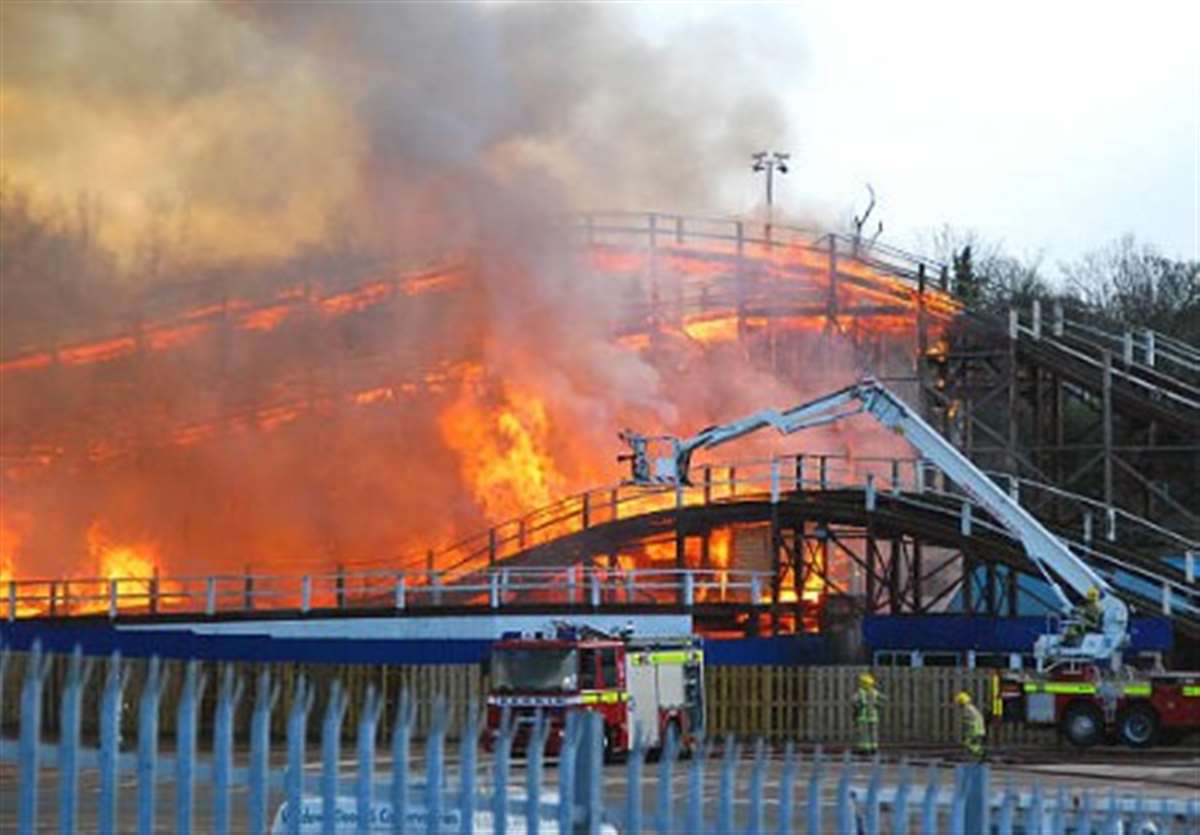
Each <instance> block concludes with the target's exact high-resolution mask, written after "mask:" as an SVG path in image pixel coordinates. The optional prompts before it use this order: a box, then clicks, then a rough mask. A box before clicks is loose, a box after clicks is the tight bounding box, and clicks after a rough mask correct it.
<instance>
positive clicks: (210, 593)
mask: <svg viewBox="0 0 1200 835" xmlns="http://www.w3.org/2000/svg"><path fill="white" fill-rule="evenodd" d="M216 611H217V578H216V577H205V578H204V614H206V615H211V614H214V613H215V612H216Z"/></svg>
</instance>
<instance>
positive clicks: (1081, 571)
mask: <svg viewBox="0 0 1200 835" xmlns="http://www.w3.org/2000/svg"><path fill="white" fill-rule="evenodd" d="M847 406H852V408H849V409H847V408H846V407H847ZM862 412H865V413H867V414H869V415H871V417H873V418H875V420H877V421H879V422H880V423H881V424H883V425H884V426H886V427H887V428H889V429H891V430H893V431H895V432H897V433H898V434H901V435H903V436H904V437H905V438H906V439H907V440H908V441H909V443H911V444H912V445H913V446H914V447H915V448H916V449H917V451H918V452H920V453H921V455H922V457H924V458H925V459H927V460H929V461H931V462H932V463H933V464H934V465H935V466H937V467H938V468H939V469H940V470H941V471H942V472H943V473H945V474H946V475H947V476H948V477H949V478H950V479H951V480H953V481H954V482H955V483H956V484H957V485H958V486H959V487H960V488H962V490H963V491H964V492H965V493H966V494H967V495H968V496H970V497H971V498H972V499H974V500H975V502H976V503H978V504H979V505H980V506H982V507H983V508H985V509H986V510H987V511H988V512H989V513H990V514H991V515H992V516H993V517H994V518H995V519H996V520H997V521H998V522H1000V524H1002V525H1003V526H1004V527H1005V529H1007V530H1008V531H1009V532H1010V533H1011V534H1013V535H1014V536H1015V537H1016V538H1017V539H1019V540H1020V541H1021V544H1022V545H1023V546H1024V548H1025V552H1026V554H1027V555H1028V556H1029V559H1030V560H1031V561H1032V562H1033V563H1034V565H1036V566H1037V567H1038V570H1039V571H1040V572H1041V573H1042V575H1043V576H1044V577H1045V578H1046V580H1047V581H1048V582H1049V584H1050V586H1051V588H1052V589H1053V590H1054V593H1055V595H1056V596H1057V598H1058V600H1059V604H1060V606H1061V608H1062V609H1063V611H1064V613H1070V612H1071V611H1072V610H1073V607H1072V604H1071V601H1070V599H1069V598H1068V597H1067V595H1066V594H1065V593H1064V592H1063V590H1062V588H1061V586H1060V585H1059V583H1058V582H1057V581H1056V580H1055V577H1057V578H1059V579H1061V580H1062V581H1063V582H1065V583H1066V584H1067V585H1068V586H1070V587H1071V589H1072V590H1073V591H1074V592H1075V593H1076V594H1077V595H1079V596H1080V597H1081V598H1082V597H1086V596H1087V594H1088V592H1089V590H1091V589H1092V588H1096V589H1099V591H1100V595H1101V597H1100V607H1101V610H1102V612H1103V632H1102V634H1101V635H1096V636H1088V637H1089V638H1091V637H1095V638H1101V639H1102V640H1100V641H1096V640H1092V641H1085V642H1084V646H1082V647H1081V649H1080V651H1079V652H1078V653H1076V652H1069V651H1067V650H1068V648H1067V647H1057V646H1056V647H1053V648H1045V647H1044V649H1046V650H1047V652H1053V653H1054V654H1056V655H1058V656H1060V657H1076V656H1078V657H1091V658H1109V657H1111V656H1112V655H1113V654H1114V653H1116V652H1117V651H1119V649H1120V648H1121V646H1122V645H1123V644H1124V642H1125V640H1126V636H1127V627H1128V621H1129V610H1128V608H1127V607H1126V605H1125V603H1124V602H1123V601H1122V600H1121V599H1120V598H1118V597H1117V596H1116V595H1115V594H1114V593H1113V591H1112V589H1111V588H1110V586H1109V585H1108V583H1107V582H1106V581H1105V580H1104V578H1102V577H1101V576H1100V575H1099V574H1097V573H1096V572H1095V571H1094V570H1093V569H1092V568H1091V566H1089V565H1088V564H1087V563H1086V562H1084V561H1083V560H1082V559H1080V558H1079V557H1077V556H1075V554H1073V553H1072V552H1071V550H1070V549H1069V548H1067V546H1066V545H1064V544H1063V543H1062V541H1061V540H1059V539H1058V537H1056V536H1055V535H1054V534H1052V533H1051V532H1050V531H1048V530H1047V529H1046V528H1045V527H1044V526H1043V525H1042V524H1041V522H1039V521H1038V520H1037V519H1036V518H1035V517H1034V516H1033V515H1032V514H1031V513H1029V511H1027V510H1025V508H1023V507H1021V505H1020V504H1019V503H1018V502H1017V501H1016V500H1015V499H1013V498H1012V497H1011V496H1009V494H1008V493H1007V491H1005V490H1004V489H1002V488H1001V487H1000V486H999V485H998V484H996V483H995V482H994V481H992V479H991V478H989V477H988V476H987V475H986V474H985V473H983V472H982V471H980V470H979V468H978V467H976V466H975V465H974V464H972V463H971V461H970V460H969V459H968V458H967V457H966V456H965V455H963V454H962V453H961V452H959V451H958V449H956V448H955V447H954V445H953V444H951V443H950V442H949V441H947V440H946V439H945V438H944V437H942V435H941V434H940V433H938V432H937V431H936V430H935V429H934V428H933V427H931V426H930V425H929V424H928V423H926V422H925V421H924V420H923V419H922V418H921V416H920V415H918V414H917V413H916V412H915V411H914V410H912V409H911V408H909V407H908V405H907V404H905V403H904V401H902V400H900V398H898V397H896V396H895V395H894V394H892V392H890V391H889V390H888V389H887V388H885V387H884V386H883V385H882V384H881V383H879V382H878V381H876V380H874V379H870V378H868V379H865V380H863V381H861V382H859V383H857V384H855V385H853V386H848V387H847V388H844V389H842V390H840V391H837V392H834V393H833V394H829V395H826V396H825V397H822V398H819V399H817V400H814V401H812V402H810V403H806V404H803V405H801V406H797V407H795V408H792V409H788V410H787V411H783V412H780V411H777V410H775V409H765V410H763V411H761V412H757V413H755V414H753V415H751V416H749V417H746V418H743V419H741V420H738V421H734V422H732V423H728V424H724V425H721V426H710V427H708V428H706V429H703V430H701V431H700V432H698V433H697V434H695V435H693V436H692V437H690V438H686V439H679V438H673V437H647V436H643V435H638V434H636V433H633V432H629V431H626V432H623V433H621V438H622V439H623V440H624V441H625V442H626V443H627V444H629V445H630V447H632V449H633V454H632V455H631V456H629V458H630V459H631V460H632V462H633V482H634V483H638V484H690V483H691V481H690V480H689V478H688V470H689V469H690V466H691V456H692V453H693V452H695V451H696V450H698V449H711V448H712V447H715V446H719V445H720V444H724V443H728V442H729V441H733V440H736V439H738V438H741V437H743V436H745V435H748V434H750V433H751V432H755V431H757V430H759V429H764V428H767V427H774V428H775V429H776V430H777V431H778V432H779V433H780V434H783V435H788V434H791V433H793V432H798V431H800V430H802V429H808V428H811V427H814V426H820V425H822V424H827V423H833V422H835V421H839V420H844V419H845V418H848V417H852V416H854V415H856V414H859V413H862ZM654 441H668V442H670V443H671V446H672V449H673V455H672V457H671V458H660V459H658V460H656V461H655V467H654V472H653V473H651V470H650V462H649V460H648V459H647V449H648V445H649V444H650V443H652V442H654ZM1055 637H1057V636H1055Z"/></svg>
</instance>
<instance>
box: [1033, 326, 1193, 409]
mask: <svg viewBox="0 0 1200 835" xmlns="http://www.w3.org/2000/svg"><path fill="white" fill-rule="evenodd" d="M1022 313H1023V311H1021V310H1019V309H1018V308H1015V307H1014V308H1012V309H1011V310H1010V313H1009V316H1010V319H1011V321H1010V329H1011V330H1013V331H1015V333H1014V334H1013V335H1014V336H1015V335H1017V334H1021V335H1025V336H1028V337H1030V339H1032V340H1033V341H1034V342H1041V341H1045V342H1047V343H1050V344H1053V345H1054V346H1055V347H1056V348H1058V349H1059V350H1062V351H1065V352H1067V353H1070V354H1071V355H1072V356H1073V357H1075V358H1076V359H1078V360H1081V361H1083V362H1086V363H1089V364H1091V365H1092V366H1093V367H1102V365H1103V363H1102V362H1101V361H1100V359H1099V356H1097V357H1091V356H1088V355H1086V354H1083V353H1081V352H1080V351H1078V350H1076V349H1075V348H1074V347H1072V346H1071V345H1069V344H1067V342H1066V341H1065V340H1066V339H1067V338H1070V339H1073V340H1075V341H1076V343H1083V344H1085V345H1087V346H1089V347H1090V348H1092V349H1093V350H1095V351H1096V353H1097V355H1099V354H1101V353H1102V352H1104V351H1108V352H1109V354H1110V355H1111V356H1112V357H1113V360H1114V362H1113V363H1112V367H1111V370H1112V373H1113V375H1114V376H1117V377H1121V378H1123V379H1126V380H1128V381H1129V382H1131V383H1132V384H1134V385H1138V386H1141V387H1143V388H1144V389H1147V390H1149V391H1151V392H1153V393H1154V394H1155V395H1156V396H1166V397H1168V398H1170V399H1174V400H1177V401H1181V402H1182V403H1184V404H1185V405H1187V406H1188V407H1190V408H1196V409H1200V388H1197V386H1196V385H1195V383H1193V382H1192V381H1190V380H1184V379H1182V378H1180V377H1178V376H1172V375H1171V374H1170V373H1168V372H1167V371H1165V370H1164V369H1163V368H1162V367H1161V364H1160V363H1161V361H1166V362H1169V363H1172V364H1174V365H1175V366H1177V367H1178V368H1181V369H1184V370H1185V371H1188V372H1193V373H1194V372H1200V349H1197V348H1194V347H1191V346H1187V344H1186V343H1183V342H1179V341H1178V340H1174V339H1171V338H1170V337H1164V336H1162V335H1161V334H1158V333H1157V332H1156V331H1153V330H1151V329H1149V328H1140V329H1137V330H1138V331H1139V332H1140V333H1141V334H1142V340H1141V342H1140V343H1139V342H1138V341H1136V340H1135V339H1134V330H1133V329H1129V330H1125V331H1123V332H1121V333H1120V334H1116V333H1111V332H1109V331H1106V330H1104V329H1103V328H1099V327H1097V326H1095V325H1091V324H1086V323H1083V322H1078V321H1075V320H1072V319H1068V318H1066V317H1065V316H1064V315H1063V309H1062V306H1061V305H1060V304H1056V305H1055V306H1054V311H1053V314H1052V318H1051V319H1050V320H1049V321H1044V320H1043V317H1042V311H1041V306H1040V304H1035V305H1033V307H1032V309H1031V310H1030V311H1029V314H1028V324H1025V323H1024V321H1023V317H1022ZM1160 339H1166V340H1168V341H1167V343H1166V345H1165V346H1162V345H1160V342H1159V340H1160ZM1113 346H1115V350H1114V347H1113ZM1176 346H1184V348H1185V349H1186V350H1183V351H1181V350H1180V349H1179V348H1178V347H1176ZM1135 347H1139V348H1140V349H1141V352H1142V358H1141V361H1140V362H1139V361H1138V359H1137V356H1136V352H1135V350H1134V349H1135ZM1181 353H1183V354H1187V355H1188V356H1187V357H1185V356H1180V354H1181ZM1192 354H1194V355H1195V357H1194V358H1195V361H1190V357H1191V355H1192ZM1118 361H1119V363H1118ZM1122 366H1124V367H1123V368H1122ZM1147 373H1149V374H1153V375H1156V376H1157V377H1158V378H1159V379H1160V380H1164V381H1167V382H1170V383H1172V384H1174V385H1175V386H1177V387H1178V388H1180V389H1183V390H1185V391H1187V392H1188V393H1192V394H1194V395H1195V396H1194V397H1184V396H1181V395H1176V394H1174V393H1172V392H1169V391H1164V390H1163V389H1162V388H1161V387H1160V386H1158V385H1156V384H1155V383H1153V382H1147V381H1145V380H1143V379H1141V377H1142V376H1144V375H1145V374H1147Z"/></svg>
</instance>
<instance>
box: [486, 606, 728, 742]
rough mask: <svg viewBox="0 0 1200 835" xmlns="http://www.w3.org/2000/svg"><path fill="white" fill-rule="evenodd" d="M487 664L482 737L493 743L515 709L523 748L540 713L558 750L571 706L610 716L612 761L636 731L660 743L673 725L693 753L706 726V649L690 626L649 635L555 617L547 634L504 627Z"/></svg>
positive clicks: (516, 738) (606, 727)
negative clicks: (686, 630) (682, 632)
mask: <svg viewBox="0 0 1200 835" xmlns="http://www.w3.org/2000/svg"><path fill="white" fill-rule="evenodd" d="M488 667H489V672H490V684H489V689H488V696H487V715H486V726H485V729H484V733H483V744H484V747H485V748H486V749H487V750H489V751H490V750H491V749H492V747H493V746H494V744H495V741H496V738H497V736H498V734H499V732H500V727H501V723H502V721H503V720H504V716H505V714H506V713H507V714H508V715H509V717H510V719H509V721H511V722H512V723H513V751H514V752H516V753H522V752H524V751H525V749H526V748H527V746H528V741H529V737H530V732H531V731H532V729H533V726H534V724H535V723H536V722H538V721H539V719H540V720H541V721H544V722H547V723H548V726H547V738H546V753H547V754H548V755H550V756H554V755H556V754H557V753H558V751H559V749H560V747H561V744H562V738H563V732H564V728H565V724H566V716H567V714H568V713H569V712H572V711H588V712H593V713H597V714H599V715H600V716H601V718H602V719H603V734H602V737H601V740H602V742H601V745H602V748H603V752H604V757H605V759H606V760H614V759H619V758H620V757H622V756H624V755H625V754H627V753H628V752H629V751H630V750H631V749H632V748H633V745H634V735H635V733H640V734H641V737H642V745H643V747H644V748H646V749H649V750H652V751H653V750H656V749H661V748H662V746H663V745H664V744H665V743H666V739H667V734H668V733H673V734H674V735H675V739H676V740H677V741H678V742H679V744H680V746H681V750H682V751H685V752H686V751H688V750H690V749H691V747H692V746H693V745H694V744H695V742H696V741H697V740H698V739H699V738H700V737H702V736H703V733H704V652H703V649H702V647H701V643H700V639H699V638H696V637H694V636H691V635H686V636H681V637H665V638H647V637H637V636H635V635H634V634H633V631H632V628H629V629H624V630H621V631H620V632H618V633H616V634H610V633H608V632H604V631H602V630H599V629H594V628H592V627H589V626H576V625H571V624H566V623H553V624H552V630H550V631H548V632H545V633H542V632H538V633H530V634H521V633H509V634H505V635H504V636H502V638H501V640H499V641H497V642H496V643H495V644H494V645H493V646H492V650H491V654H490V657H489V663H488Z"/></svg>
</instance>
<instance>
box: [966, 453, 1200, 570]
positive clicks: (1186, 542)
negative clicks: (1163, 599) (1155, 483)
mask: <svg viewBox="0 0 1200 835" xmlns="http://www.w3.org/2000/svg"><path fill="white" fill-rule="evenodd" d="M985 472H987V474H988V475H989V476H991V477H992V478H994V479H996V480H997V481H1007V482H1008V484H1009V489H1010V490H1013V489H1014V488H1013V487H1012V485H1013V483H1014V482H1016V484H1017V485H1019V487H1018V488H1016V490H1017V492H1019V491H1020V488H1021V487H1029V488H1032V489H1034V490H1039V491H1042V492H1045V493H1050V494H1051V495H1054V496H1056V497H1058V498H1062V499H1067V500H1068V501H1071V502H1074V503H1076V504H1080V505H1085V506H1087V507H1090V508H1092V509H1093V510H1097V511H1100V518H1103V519H1106V520H1108V518H1109V517H1110V516H1111V517H1112V518H1113V521H1111V522H1108V521H1106V524H1107V526H1108V527H1107V529H1106V533H1105V536H1106V537H1107V538H1112V537H1115V532H1116V521H1115V520H1116V519H1117V518H1120V519H1125V520H1126V521H1128V522H1131V523H1132V524H1134V525H1136V526H1138V527H1139V528H1144V529H1146V530H1148V531H1149V532H1151V533H1152V534H1154V535H1155V536H1158V537H1161V538H1163V539H1165V540H1168V541H1170V542H1173V543H1174V544H1176V545H1178V546H1179V547H1181V548H1183V549H1184V550H1185V551H1200V540H1195V539H1190V538H1189V537H1186V536H1184V535H1182V534H1179V533H1176V532H1175V531H1173V530H1171V529H1170V528H1164V527H1163V526H1162V525H1159V524H1157V523H1155V522H1152V521H1150V520H1149V519H1146V518H1145V517H1142V516H1138V515H1136V514H1134V513H1130V512H1129V511H1127V510H1125V509H1124V508H1121V507H1118V506H1116V505H1108V504H1105V503H1104V502H1103V501H1101V500H1100V499H1096V498H1093V497H1091V496H1084V495H1081V494H1079V493H1073V492H1071V491H1069V490H1063V489H1062V488H1061V487H1056V486H1055V485H1053V484H1047V483H1045V482H1042V481H1037V480H1036V479H1031V478H1024V477H1021V476H1014V475H1013V474H1012V473H1008V472H1001V471H999V470H986V471H985ZM1109 532H1111V533H1109ZM1086 538H1087V537H1086V536H1085V541H1086Z"/></svg>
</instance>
